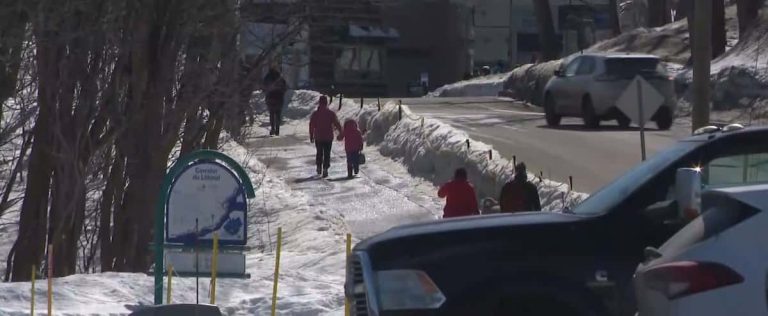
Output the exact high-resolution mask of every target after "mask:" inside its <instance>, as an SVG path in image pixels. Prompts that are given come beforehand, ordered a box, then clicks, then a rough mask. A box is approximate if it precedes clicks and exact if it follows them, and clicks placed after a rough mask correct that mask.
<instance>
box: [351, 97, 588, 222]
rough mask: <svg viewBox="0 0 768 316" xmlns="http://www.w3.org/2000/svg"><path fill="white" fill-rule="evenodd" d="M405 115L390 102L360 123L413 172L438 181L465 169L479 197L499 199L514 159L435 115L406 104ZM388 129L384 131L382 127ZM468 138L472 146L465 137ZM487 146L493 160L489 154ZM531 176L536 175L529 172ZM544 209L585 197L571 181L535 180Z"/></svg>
mask: <svg viewBox="0 0 768 316" xmlns="http://www.w3.org/2000/svg"><path fill="white" fill-rule="evenodd" d="M402 112H403V120H401V121H398V119H397V118H398V108H397V105H396V104H395V103H388V104H387V105H386V106H385V107H384V109H382V111H381V112H380V113H372V112H371V111H367V112H364V113H363V115H361V116H360V120H361V122H362V123H363V124H364V126H366V127H367V128H368V130H369V135H368V141H369V142H373V143H378V144H379V146H380V147H379V148H380V152H381V153H382V154H383V155H385V156H389V157H392V158H394V159H398V160H401V161H402V162H403V163H405V164H406V165H407V166H408V168H409V171H410V172H411V173H413V174H415V175H418V176H420V177H424V178H426V179H429V180H431V181H432V182H434V183H436V184H441V183H445V182H447V181H449V180H450V179H451V178H452V177H453V172H454V170H455V169H456V168H459V167H464V168H466V169H467V173H468V176H469V180H470V181H471V182H472V184H473V185H474V186H475V189H476V190H477V193H478V195H479V197H480V198H481V199H484V198H493V199H497V198H498V195H499V192H501V187H502V186H503V185H504V183H506V182H507V181H509V180H511V179H512V176H513V175H514V172H513V166H512V162H511V161H509V160H507V159H504V158H503V157H501V155H500V154H499V152H497V151H495V150H493V148H492V147H491V146H489V145H487V144H485V143H482V142H478V141H474V140H471V139H469V137H468V136H467V134H466V133H464V132H461V131H459V130H456V129H454V128H452V127H450V126H449V125H447V124H445V123H443V122H440V121H438V120H434V119H420V118H417V117H415V116H414V114H413V113H412V112H411V111H410V109H409V108H408V107H407V106H405V105H403V107H402ZM383 131H386V134H383V135H382V132H383ZM468 139H469V144H470V147H469V148H467V143H466V141H467V140H468ZM489 151H492V152H493V159H492V160H491V159H489ZM529 178H532V179H533V178H535V176H533V175H532V174H529ZM533 182H534V183H535V184H536V185H537V187H538V189H539V196H540V197H541V202H542V206H543V207H544V210H547V211H556V210H561V209H562V208H563V207H564V206H569V207H571V206H573V205H575V204H577V203H579V202H581V201H582V200H583V199H584V198H586V197H587V195H586V194H582V193H576V192H569V191H568V186H567V185H565V184H562V183H557V182H553V181H549V180H542V179H534V181H533Z"/></svg>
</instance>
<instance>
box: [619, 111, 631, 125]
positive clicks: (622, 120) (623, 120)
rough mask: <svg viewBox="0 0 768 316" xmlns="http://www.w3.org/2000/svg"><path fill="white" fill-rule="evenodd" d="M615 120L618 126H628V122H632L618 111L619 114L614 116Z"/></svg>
mask: <svg viewBox="0 0 768 316" xmlns="http://www.w3.org/2000/svg"><path fill="white" fill-rule="evenodd" d="M616 122H617V123H619V127H621V128H628V127H629V124H631V123H632V120H630V119H629V118H628V117H627V116H626V115H624V113H619V116H618V117H617V118H616Z"/></svg>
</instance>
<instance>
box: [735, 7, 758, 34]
mask: <svg viewBox="0 0 768 316" xmlns="http://www.w3.org/2000/svg"><path fill="white" fill-rule="evenodd" d="M764 3H765V0H738V1H736V15H737V17H738V19H739V38H743V37H744V34H745V33H746V32H747V30H749V28H750V27H752V26H753V25H754V23H755V20H757V16H758V14H760V10H761V8H762V7H763V5H764Z"/></svg>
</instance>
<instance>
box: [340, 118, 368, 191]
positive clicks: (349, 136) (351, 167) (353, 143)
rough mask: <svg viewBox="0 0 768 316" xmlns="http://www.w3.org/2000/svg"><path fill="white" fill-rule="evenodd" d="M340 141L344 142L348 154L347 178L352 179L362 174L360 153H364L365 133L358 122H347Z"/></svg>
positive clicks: (351, 120) (350, 120) (349, 120)
mask: <svg viewBox="0 0 768 316" xmlns="http://www.w3.org/2000/svg"><path fill="white" fill-rule="evenodd" d="M338 140H339V141H341V140H344V151H346V152H347V178H350V179H352V178H353V177H354V175H357V174H358V173H359V172H360V152H361V151H363V133H362V132H360V129H359V128H358V127H357V121H355V120H353V119H348V120H346V121H345V122H344V132H342V133H341V134H339V138H338ZM353 173H354V175H353Z"/></svg>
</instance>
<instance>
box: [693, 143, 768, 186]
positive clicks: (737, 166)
mask: <svg viewBox="0 0 768 316" xmlns="http://www.w3.org/2000/svg"><path fill="white" fill-rule="evenodd" d="M702 183H703V184H704V185H705V186H707V187H725V186H734V185H742V184H755V183H768V149H767V150H766V152H764V153H749V154H742V155H728V156H725V157H721V158H717V159H715V160H712V162H710V163H709V164H707V165H706V166H705V168H704V169H703V170H702Z"/></svg>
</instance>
